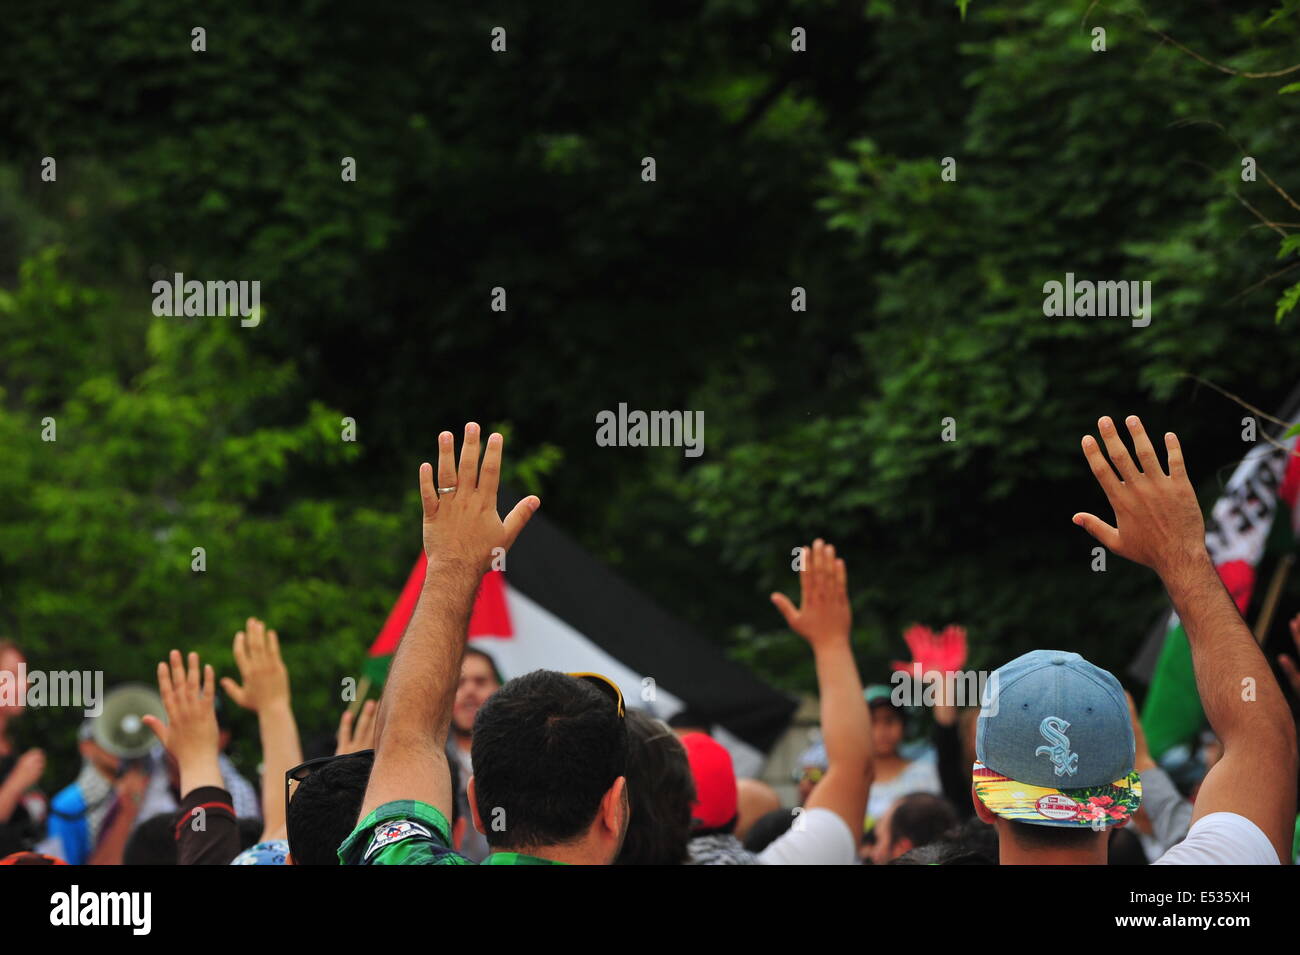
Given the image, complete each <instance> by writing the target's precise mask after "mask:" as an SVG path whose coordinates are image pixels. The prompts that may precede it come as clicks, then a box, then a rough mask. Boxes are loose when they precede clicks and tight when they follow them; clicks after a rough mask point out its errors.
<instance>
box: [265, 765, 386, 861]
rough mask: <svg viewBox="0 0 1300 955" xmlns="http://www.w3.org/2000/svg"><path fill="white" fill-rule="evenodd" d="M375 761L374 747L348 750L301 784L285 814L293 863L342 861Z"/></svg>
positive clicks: (321, 766)
mask: <svg viewBox="0 0 1300 955" xmlns="http://www.w3.org/2000/svg"><path fill="white" fill-rule="evenodd" d="M374 763H375V754H374V752H373V751H372V750H362V751H361V752H359V753H346V754H344V755H343V756H336V757H334V758H333V759H331V760H329V761H328V762H323V763H321V764H320V767H319V768H318V769H316V770H315V771H314V772H312V773H311V775H309V776H307V777H306V778H304V779H303V780H302V782H300V783H298V785H297V787H296V788H295V789H294V790H293V792H292V795H291V797H290V799H289V808H288V813H287V815H286V816H285V822H286V830H287V833H288V839H289V853H290V857H291V860H292V862H293V864H294V865H338V864H339V856H338V852H339V843H341V842H342V841H343V840H344V839H346V838H347V836H348V833H350V832H351V831H352V829H353V828H354V827H355V825H356V822H357V814H358V813H359V812H360V811H361V800H363V799H364V798H365V795H366V784H367V783H368V782H369V781H370V769H371V767H372V766H374Z"/></svg>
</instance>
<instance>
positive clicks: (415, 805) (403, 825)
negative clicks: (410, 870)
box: [339, 799, 564, 865]
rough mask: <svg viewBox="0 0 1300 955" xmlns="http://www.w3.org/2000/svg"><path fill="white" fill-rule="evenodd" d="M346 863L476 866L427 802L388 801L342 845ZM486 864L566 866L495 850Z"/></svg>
mask: <svg viewBox="0 0 1300 955" xmlns="http://www.w3.org/2000/svg"><path fill="white" fill-rule="evenodd" d="M339 862H340V863H341V864H343V865H473V864H474V863H473V862H471V861H470V860H469V859H466V858H465V857H464V856H463V855H461V854H460V853H459V852H456V851H454V850H453V849H452V848H451V826H449V825H448V824H447V817H446V816H444V815H443V814H442V813H441V812H439V811H438V810H437V809H436V808H434V807H433V806H430V805H429V804H428V803H427V802H420V801H418V800H415V799H399V800H397V801H395V802H386V803H384V804H383V805H382V806H380V807H379V808H378V809H376V810H375V811H374V812H372V813H371V814H370V815H368V816H366V818H364V819H362V820H361V822H360V823H359V824H358V825H357V827H356V828H355V829H353V830H352V835H350V836H348V837H347V839H346V840H345V841H344V842H343V845H341V846H339ZM483 865H564V863H563V862H554V861H552V860H551V859H541V858H538V857H537V856H529V855H524V854H523V853H521V852H494V853H492V854H491V855H489V856H488V857H487V858H486V859H484V860H483Z"/></svg>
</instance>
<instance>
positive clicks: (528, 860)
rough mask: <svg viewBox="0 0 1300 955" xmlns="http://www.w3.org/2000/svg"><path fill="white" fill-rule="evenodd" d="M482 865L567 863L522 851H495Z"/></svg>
mask: <svg viewBox="0 0 1300 955" xmlns="http://www.w3.org/2000/svg"><path fill="white" fill-rule="evenodd" d="M481 864H482V865H566V864H567V863H564V862H556V861H555V860H554V859H542V858H539V857H538V856H526V855H524V854H523V853H522V852H494V853H492V854H491V855H490V856H488V857H487V858H486V859H484V860H483V862H482V863H481Z"/></svg>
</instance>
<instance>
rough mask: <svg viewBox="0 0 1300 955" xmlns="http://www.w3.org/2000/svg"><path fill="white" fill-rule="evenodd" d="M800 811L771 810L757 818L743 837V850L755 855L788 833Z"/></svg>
mask: <svg viewBox="0 0 1300 955" xmlns="http://www.w3.org/2000/svg"><path fill="white" fill-rule="evenodd" d="M801 812H803V810H802V809H773V810H772V811H771V812H765V813H763V815H761V816H759V817H758V819H757V821H755V823H754V824H753V825H752V826H750V827H749V834H748V835H747V836H745V848H746V849H748V850H749V851H750V852H752V853H754V854H755V855H757V854H758V853H760V852H762V851H763V850H764V849H766V848H767V847H768V846H770V845H771V844H772V843H773V842H775V841H776V840H777V839H779V838H781V837H782V836H783V835H785V834H786V833H787V832H789V831H790V826H791V825H793V824H794V821H795V819H796V818H798V816H799V813H801Z"/></svg>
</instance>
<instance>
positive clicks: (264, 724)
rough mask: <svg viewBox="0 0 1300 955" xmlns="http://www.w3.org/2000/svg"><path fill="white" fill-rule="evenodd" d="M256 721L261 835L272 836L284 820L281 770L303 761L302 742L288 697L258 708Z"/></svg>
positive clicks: (267, 837)
mask: <svg viewBox="0 0 1300 955" xmlns="http://www.w3.org/2000/svg"><path fill="white" fill-rule="evenodd" d="M257 724H258V729H259V730H260V731H261V736H262V821H263V831H262V838H263V839H271V838H276V836H277V834H278V833H279V831H280V829H281V828H282V827H283V826H284V823H285V811H286V809H287V807H286V806H285V803H284V795H283V792H284V774H285V773H286V772H288V771H289V770H290V769H293V767H295V766H297V765H298V764H299V763H301V762H302V743H301V742H300V741H299V739H298V722H297V720H295V719H294V718H293V709H292V707H291V706H290V704H289V701H288V700H287V699H286V700H281V701H279V702H277V703H273V704H270V705H269V706H266V707H264V708H261V709H259V710H258V711H257Z"/></svg>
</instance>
